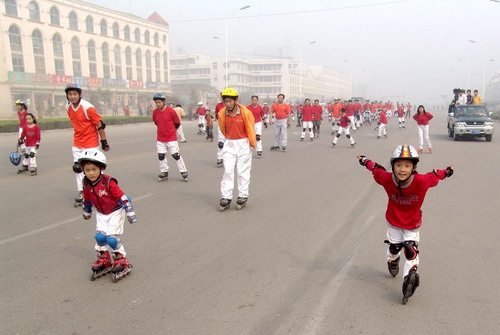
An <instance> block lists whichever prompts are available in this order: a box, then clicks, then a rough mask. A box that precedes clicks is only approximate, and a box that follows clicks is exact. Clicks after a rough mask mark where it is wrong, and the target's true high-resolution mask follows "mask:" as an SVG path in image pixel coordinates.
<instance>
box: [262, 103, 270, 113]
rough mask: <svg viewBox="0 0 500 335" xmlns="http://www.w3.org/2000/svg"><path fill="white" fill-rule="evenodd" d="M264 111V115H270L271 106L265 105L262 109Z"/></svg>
mask: <svg viewBox="0 0 500 335" xmlns="http://www.w3.org/2000/svg"><path fill="white" fill-rule="evenodd" d="M262 109H263V110H264V114H266V115H267V114H269V106H268V105H264V107H262Z"/></svg>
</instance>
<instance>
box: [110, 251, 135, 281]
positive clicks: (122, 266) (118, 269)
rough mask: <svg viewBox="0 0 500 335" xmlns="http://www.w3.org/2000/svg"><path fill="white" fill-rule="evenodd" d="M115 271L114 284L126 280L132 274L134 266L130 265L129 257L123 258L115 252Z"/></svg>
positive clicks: (113, 275)
mask: <svg viewBox="0 0 500 335" xmlns="http://www.w3.org/2000/svg"><path fill="white" fill-rule="evenodd" d="M113 258H114V262H113V269H112V270H111V272H112V273H113V274H112V277H111V280H113V282H114V283H117V282H118V281H119V280H121V279H123V278H125V277H126V276H128V275H129V274H130V273H131V272H132V264H129V263H128V260H127V257H125V256H123V255H122V254H120V253H119V252H115V253H114V255H113Z"/></svg>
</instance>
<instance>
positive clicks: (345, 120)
mask: <svg viewBox="0 0 500 335" xmlns="http://www.w3.org/2000/svg"><path fill="white" fill-rule="evenodd" d="M349 123H351V119H349V116H347V114H344V116H341V117H340V126H341V127H342V128H347V126H348V125H349Z"/></svg>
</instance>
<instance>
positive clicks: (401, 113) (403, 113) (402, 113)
mask: <svg viewBox="0 0 500 335" xmlns="http://www.w3.org/2000/svg"><path fill="white" fill-rule="evenodd" d="M397 113H398V117H403V116H405V110H404V109H403V106H401V107H399V108H398V110H397Z"/></svg>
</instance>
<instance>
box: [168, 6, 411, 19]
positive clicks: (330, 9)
mask: <svg viewBox="0 0 500 335" xmlns="http://www.w3.org/2000/svg"><path fill="white" fill-rule="evenodd" d="M410 1H413V0H397V1H387V2H380V3H375V4H367V5H357V6H345V7H335V8H324V9H312V10H304V11H297V12H286V13H275V14H261V15H247V16H238V17H218V18H211V19H187V20H169V21H168V22H169V23H182V22H206V21H223V20H235V19H238V20H239V19H253V18H257V17H270V16H285V15H297V14H309V13H317V12H326V11H335V10H345V9H353V8H364V7H375V6H384V5H390V4H395V3H401V2H410Z"/></svg>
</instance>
